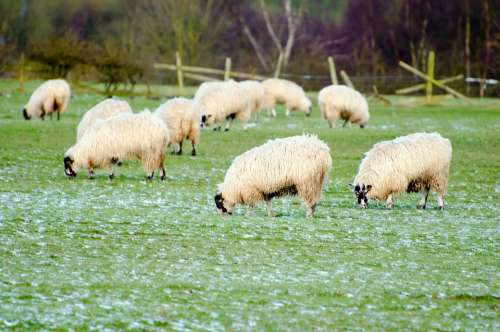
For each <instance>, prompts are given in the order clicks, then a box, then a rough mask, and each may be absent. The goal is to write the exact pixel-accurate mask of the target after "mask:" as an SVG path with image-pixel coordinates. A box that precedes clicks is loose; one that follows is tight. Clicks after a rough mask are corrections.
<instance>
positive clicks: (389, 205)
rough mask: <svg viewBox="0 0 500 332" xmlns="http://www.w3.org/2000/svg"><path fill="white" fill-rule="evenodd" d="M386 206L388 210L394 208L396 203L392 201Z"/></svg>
mask: <svg viewBox="0 0 500 332" xmlns="http://www.w3.org/2000/svg"><path fill="white" fill-rule="evenodd" d="M385 207H386V208H387V210H392V209H393V208H394V204H392V203H391V204H387V205H386V206H385Z"/></svg>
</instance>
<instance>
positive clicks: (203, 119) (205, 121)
mask: <svg viewBox="0 0 500 332" xmlns="http://www.w3.org/2000/svg"><path fill="white" fill-rule="evenodd" d="M201 123H207V116H206V115H202V116H201Z"/></svg>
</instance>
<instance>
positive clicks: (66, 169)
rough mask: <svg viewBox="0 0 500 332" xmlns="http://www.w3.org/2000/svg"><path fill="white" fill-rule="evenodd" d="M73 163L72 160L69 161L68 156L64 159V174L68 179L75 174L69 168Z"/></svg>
mask: <svg viewBox="0 0 500 332" xmlns="http://www.w3.org/2000/svg"><path fill="white" fill-rule="evenodd" d="M73 162H74V160H73V159H71V157H69V156H68V157H64V173H65V174H66V175H67V176H68V177H70V178H74V177H76V172H75V171H73V168H72V167H71V165H72V164H73Z"/></svg>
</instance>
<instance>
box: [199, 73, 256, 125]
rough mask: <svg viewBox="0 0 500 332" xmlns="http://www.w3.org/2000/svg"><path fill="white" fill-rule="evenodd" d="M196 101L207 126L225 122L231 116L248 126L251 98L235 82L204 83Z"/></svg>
mask: <svg viewBox="0 0 500 332" xmlns="http://www.w3.org/2000/svg"><path fill="white" fill-rule="evenodd" d="M194 100H195V103H196V106H197V108H198V109H199V113H200V114H201V115H202V116H205V118H206V120H205V124H206V125H207V126H212V125H214V124H216V123H217V124H219V123H221V122H224V121H225V120H227V119H229V118H230V117H231V116H234V118H236V119H238V120H239V121H240V122H241V123H243V124H246V122H247V121H248V120H249V119H250V116H251V112H252V109H251V104H250V99H249V96H248V95H247V94H246V93H245V90H244V89H243V88H241V86H240V85H239V84H238V83H237V82H235V81H233V80H230V81H225V82H205V83H203V84H202V85H200V87H199V88H198V91H196V94H195V96H194Z"/></svg>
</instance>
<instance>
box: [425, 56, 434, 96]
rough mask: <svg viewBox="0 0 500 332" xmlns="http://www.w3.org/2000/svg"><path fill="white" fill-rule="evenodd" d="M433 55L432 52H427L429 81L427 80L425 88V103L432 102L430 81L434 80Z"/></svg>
mask: <svg viewBox="0 0 500 332" xmlns="http://www.w3.org/2000/svg"><path fill="white" fill-rule="evenodd" d="M435 57H436V56H435V54H434V51H430V52H429V58H428V60H427V76H428V77H429V78H430V79H427V86H426V95H427V103H430V102H431V100H432V82H431V80H432V79H434V62H435Z"/></svg>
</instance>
